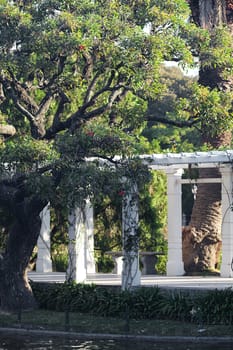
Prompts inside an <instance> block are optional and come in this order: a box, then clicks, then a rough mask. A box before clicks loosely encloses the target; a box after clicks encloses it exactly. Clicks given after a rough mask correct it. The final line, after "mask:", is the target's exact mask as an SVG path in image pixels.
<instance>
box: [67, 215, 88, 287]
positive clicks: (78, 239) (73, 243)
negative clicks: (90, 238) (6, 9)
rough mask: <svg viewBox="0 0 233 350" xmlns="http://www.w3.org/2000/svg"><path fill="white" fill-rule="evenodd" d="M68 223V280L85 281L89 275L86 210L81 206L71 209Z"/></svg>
mask: <svg viewBox="0 0 233 350" xmlns="http://www.w3.org/2000/svg"><path fill="white" fill-rule="evenodd" d="M68 223H69V228H68V234H69V246H68V269H67V272H66V280H67V281H75V282H77V283H83V282H85V280H86V277H87V268H86V254H85V231H86V228H85V221H84V210H82V209H80V208H75V209H72V210H70V213H69V215H68Z"/></svg>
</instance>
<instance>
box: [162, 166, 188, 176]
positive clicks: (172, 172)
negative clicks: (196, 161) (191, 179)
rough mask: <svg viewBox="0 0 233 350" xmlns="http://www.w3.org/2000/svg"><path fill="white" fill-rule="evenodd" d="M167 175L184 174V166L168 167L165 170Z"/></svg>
mask: <svg viewBox="0 0 233 350" xmlns="http://www.w3.org/2000/svg"><path fill="white" fill-rule="evenodd" d="M165 173H166V175H168V176H169V175H173V176H180V177H181V176H182V175H183V173H184V169H183V168H166V170H165Z"/></svg>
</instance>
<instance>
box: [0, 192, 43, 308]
mask: <svg viewBox="0 0 233 350" xmlns="http://www.w3.org/2000/svg"><path fill="white" fill-rule="evenodd" d="M0 191H1V194H0V201H1V204H2V203H4V202H8V203H7V204H8V206H9V207H10V209H11V210H12V211H13V214H14V218H15V219H14V220H15V221H14V223H13V224H12V226H11V227H10V228H9V234H8V240H7V243H6V248H5V252H4V253H3V254H2V255H1V256H0V306H1V309H2V310H8V311H15V310H23V309H32V308H35V307H36V302H35V299H34V297H33V294H32V290H31V287H30V285H29V283H28V278H27V266H28V263H29V260H30V257H31V255H32V252H33V248H34V247H35V245H36V243H37V239H38V237H39V234H40V227H41V219H40V215H39V214H40V212H41V210H42V209H43V207H44V206H45V205H46V203H45V202H44V201H41V200H40V199H38V198H35V197H33V198H27V197H26V198H19V199H18V198H17V195H16V193H17V191H15V190H14V189H13V188H12V187H8V186H7V187H6V186H1V187H0ZM9 196H11V199H10V198H9Z"/></svg>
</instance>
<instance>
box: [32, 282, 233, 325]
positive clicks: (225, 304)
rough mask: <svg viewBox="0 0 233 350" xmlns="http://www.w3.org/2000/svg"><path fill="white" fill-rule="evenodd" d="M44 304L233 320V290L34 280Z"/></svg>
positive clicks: (163, 316)
mask: <svg viewBox="0 0 233 350" xmlns="http://www.w3.org/2000/svg"><path fill="white" fill-rule="evenodd" d="M32 289H33V292H34V295H35V297H36V300H37V302H38V305H39V307H40V308H43V309H47V310H56V311H67V310H68V311H72V312H82V313H91V314H94V315H99V316H114V317H125V316H126V315H127V317H130V318H135V319H170V320H181V321H188V322H194V323H198V324H233V290H232V289H225V290H214V291H209V292H205V293H200V294H197V293H195V294H191V293H184V292H179V291H166V292H165V291H164V290H161V289H159V288H157V287H140V288H137V289H135V290H134V291H131V292H129V291H121V290H120V289H119V288H106V287H98V286H95V285H84V284H75V283H64V284H49V283H48V284H45V283H32Z"/></svg>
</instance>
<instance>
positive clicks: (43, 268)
mask: <svg viewBox="0 0 233 350" xmlns="http://www.w3.org/2000/svg"><path fill="white" fill-rule="evenodd" d="M40 218H41V229H40V236H39V238H38V241H37V248H38V251H37V260H36V272H52V260H51V254H50V210H49V204H48V205H47V206H46V207H45V208H44V209H43V210H42V211H41V213H40Z"/></svg>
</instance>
